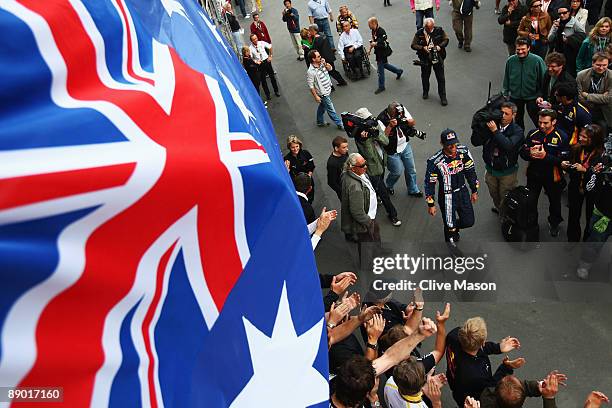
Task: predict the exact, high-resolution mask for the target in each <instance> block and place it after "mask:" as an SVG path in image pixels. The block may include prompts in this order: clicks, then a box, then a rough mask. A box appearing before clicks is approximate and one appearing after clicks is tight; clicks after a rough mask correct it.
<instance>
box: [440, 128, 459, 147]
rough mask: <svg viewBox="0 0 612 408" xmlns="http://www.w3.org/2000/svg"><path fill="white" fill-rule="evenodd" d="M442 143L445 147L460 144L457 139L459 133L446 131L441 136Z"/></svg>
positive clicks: (450, 130)
mask: <svg viewBox="0 0 612 408" xmlns="http://www.w3.org/2000/svg"><path fill="white" fill-rule="evenodd" d="M440 142H441V143H442V144H443V145H444V146H449V145H453V144H457V143H459V139H458V138H457V133H455V131H454V130H452V129H444V130H443V131H442V133H441V134H440Z"/></svg>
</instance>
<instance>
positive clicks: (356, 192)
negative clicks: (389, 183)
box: [340, 153, 380, 242]
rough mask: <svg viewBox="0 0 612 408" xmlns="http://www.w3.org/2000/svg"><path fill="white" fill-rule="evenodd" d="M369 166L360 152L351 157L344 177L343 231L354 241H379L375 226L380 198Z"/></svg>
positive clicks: (346, 165)
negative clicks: (375, 189)
mask: <svg viewBox="0 0 612 408" xmlns="http://www.w3.org/2000/svg"><path fill="white" fill-rule="evenodd" d="M367 167H368V163H367V162H366V160H365V159H364V158H363V156H361V155H360V154H359V153H351V154H349V157H348V159H346V163H345V164H344V173H343V175H342V212H341V213H340V216H341V217H342V219H341V221H340V228H341V229H342V232H344V235H345V236H346V239H347V240H349V241H353V242H376V241H380V230H379V228H378V224H377V223H376V210H377V207H378V198H377V196H376V192H375V191H374V186H373V185H372V182H371V181H370V178H369V177H368V175H367V174H366V171H367Z"/></svg>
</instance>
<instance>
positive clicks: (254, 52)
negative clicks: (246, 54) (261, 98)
mask: <svg viewBox="0 0 612 408" xmlns="http://www.w3.org/2000/svg"><path fill="white" fill-rule="evenodd" d="M249 38H250V39H251V44H250V45H249V49H250V50H251V58H253V61H255V63H256V64H257V63H259V62H261V64H260V65H259V69H260V70H261V86H262V87H263V89H264V92H265V93H266V95H270V92H269V91H268V83H267V81H266V76H269V77H270V82H272V88H274V95H276V96H280V93H279V92H278V84H277V83H276V77H275V76H274V68H272V45H271V44H270V43H267V42H265V41H259V39H258V38H257V34H251V36H250V37H249ZM268 99H269V98H268Z"/></svg>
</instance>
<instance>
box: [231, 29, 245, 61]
mask: <svg viewBox="0 0 612 408" xmlns="http://www.w3.org/2000/svg"><path fill="white" fill-rule="evenodd" d="M232 38H233V39H234V42H235V43H236V47H237V48H238V55H242V46H243V45H244V43H243V42H242V34H240V31H232Z"/></svg>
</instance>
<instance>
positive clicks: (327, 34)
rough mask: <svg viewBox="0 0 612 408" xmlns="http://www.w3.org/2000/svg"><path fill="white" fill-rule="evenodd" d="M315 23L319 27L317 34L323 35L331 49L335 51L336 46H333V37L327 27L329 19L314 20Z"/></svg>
mask: <svg viewBox="0 0 612 408" xmlns="http://www.w3.org/2000/svg"><path fill="white" fill-rule="evenodd" d="M315 23H316V24H317V27H319V33H323V34H325V37H326V38H327V42H328V43H329V46H330V47H331V49H332V50H333V49H335V48H336V45H335V44H334V36H333V35H332V32H331V28H330V26H329V19H327V18H315Z"/></svg>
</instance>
